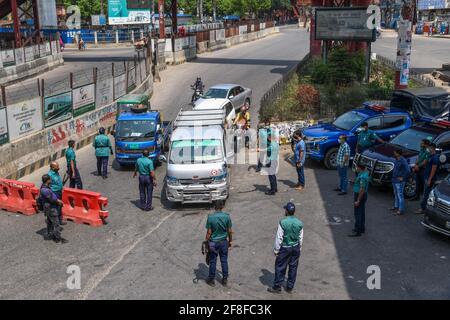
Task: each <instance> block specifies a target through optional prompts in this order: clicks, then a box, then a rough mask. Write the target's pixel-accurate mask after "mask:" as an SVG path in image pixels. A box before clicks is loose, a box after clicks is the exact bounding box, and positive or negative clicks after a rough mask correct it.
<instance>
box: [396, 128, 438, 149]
mask: <svg viewBox="0 0 450 320" xmlns="http://www.w3.org/2000/svg"><path fill="white" fill-rule="evenodd" d="M435 137H436V135H435V134H432V133H429V132H425V131H421V130H416V129H408V130H405V131H403V132H402V133H400V134H399V135H398V136H396V137H395V138H394V139H392V140H391V143H392V144H395V145H397V146H401V147H403V148H407V149H410V150H413V151H417V152H419V151H420V143H421V141H422V140H423V139H428V140H431V141H432V140H434V138H435Z"/></svg>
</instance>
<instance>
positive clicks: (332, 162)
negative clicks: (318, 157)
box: [324, 148, 338, 170]
mask: <svg viewBox="0 0 450 320" xmlns="http://www.w3.org/2000/svg"><path fill="white" fill-rule="evenodd" d="M337 154H338V148H331V149H330V150H328V151H327V154H326V155H325V159H324V164H325V167H326V168H327V169H328V170H336V168H337Z"/></svg>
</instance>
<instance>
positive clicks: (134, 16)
mask: <svg viewBox="0 0 450 320" xmlns="http://www.w3.org/2000/svg"><path fill="white" fill-rule="evenodd" d="M150 22H151V15H150V3H149V2H145V1H144V2H143V4H142V1H139V0H108V23H109V24H110V25H115V24H144V23H148V24H149V23H150Z"/></svg>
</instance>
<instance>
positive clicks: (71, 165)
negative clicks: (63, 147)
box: [66, 140, 83, 189]
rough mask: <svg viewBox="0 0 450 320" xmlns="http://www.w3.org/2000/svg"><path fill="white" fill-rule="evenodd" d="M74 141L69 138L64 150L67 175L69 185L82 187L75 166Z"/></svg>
mask: <svg viewBox="0 0 450 320" xmlns="http://www.w3.org/2000/svg"><path fill="white" fill-rule="evenodd" d="M74 147H75V141H74V140H69V148H68V149H67V151H66V160H67V174H68V175H69V186H70V187H71V188H75V187H76V188H77V189H83V182H82V181H81V176H80V172H79V171H78V168H77V159H76V155H75V150H74Z"/></svg>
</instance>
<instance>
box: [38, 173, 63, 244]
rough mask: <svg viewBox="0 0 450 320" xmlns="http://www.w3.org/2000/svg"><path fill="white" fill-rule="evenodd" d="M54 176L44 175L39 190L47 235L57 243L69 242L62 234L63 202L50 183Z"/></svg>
mask: <svg viewBox="0 0 450 320" xmlns="http://www.w3.org/2000/svg"><path fill="white" fill-rule="evenodd" d="M51 182H52V178H51V177H50V176H49V175H48V174H44V175H43V176H42V186H41V188H40V191H39V198H38V202H39V203H41V204H42V208H43V211H44V214H45V217H46V220H45V221H46V224H47V237H48V239H49V240H53V241H55V242H56V243H59V242H61V243H67V242H68V241H67V240H66V239H64V238H63V237H62V236H61V226H60V219H59V211H60V208H61V207H62V206H63V202H62V201H61V200H60V199H58V196H57V195H56V193H55V192H53V191H52V189H51V187H50V185H51Z"/></svg>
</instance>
